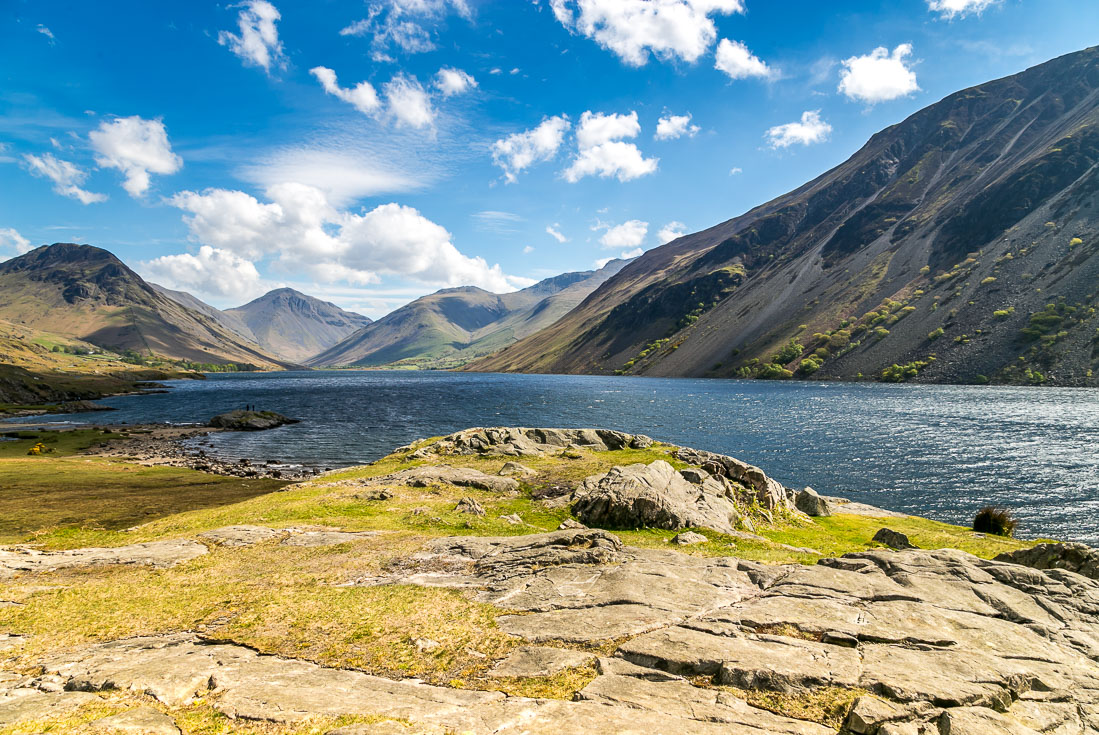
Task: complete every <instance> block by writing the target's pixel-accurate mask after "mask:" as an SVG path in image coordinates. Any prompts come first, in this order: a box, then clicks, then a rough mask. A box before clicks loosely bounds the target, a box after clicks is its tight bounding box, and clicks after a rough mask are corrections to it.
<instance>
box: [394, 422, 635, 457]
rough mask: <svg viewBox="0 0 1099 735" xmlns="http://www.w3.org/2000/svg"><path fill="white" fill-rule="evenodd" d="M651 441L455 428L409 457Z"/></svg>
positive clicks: (578, 432)
mask: <svg viewBox="0 0 1099 735" xmlns="http://www.w3.org/2000/svg"><path fill="white" fill-rule="evenodd" d="M652 444H653V440H652V439H650V438H649V437H647V436H643V435H641V434H626V433H624V432H621V431H611V430H609V429H528V428H518V427H493V428H477V429H466V430H464V431H459V432H456V433H454V434H451V435H449V436H445V437H443V438H442V439H439V440H438V441H436V442H433V443H431V444H428V445H427V446H424V447H420V448H419V449H417V450H416V451H415V452H413V453H412V454H411V455H409V458H410V459H425V458H428V457H434V456H437V455H440V454H457V455H470V454H486V455H499V456H504V457H541V456H544V455H547V454H555V453H557V452H560V451H561V450H563V449H566V448H569V447H572V446H575V447H580V448H582V449H590V450H593V451H599V452H603V451H608V450H616V449H627V448H633V449H644V448H646V447H649V446H652Z"/></svg>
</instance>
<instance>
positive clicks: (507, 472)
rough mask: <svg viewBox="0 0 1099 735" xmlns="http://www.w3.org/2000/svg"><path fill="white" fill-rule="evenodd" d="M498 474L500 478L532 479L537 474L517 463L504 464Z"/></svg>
mask: <svg viewBox="0 0 1099 735" xmlns="http://www.w3.org/2000/svg"><path fill="white" fill-rule="evenodd" d="M498 474H499V475H500V476H501V477H534V476H535V475H537V474H538V473H537V472H535V471H534V470H532V469H531V468H530V467H527V466H525V465H521V464H519V463H518V462H505V463H504V466H503V467H501V468H500V472H499V473H498Z"/></svg>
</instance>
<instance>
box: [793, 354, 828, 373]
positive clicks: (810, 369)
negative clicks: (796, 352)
mask: <svg viewBox="0 0 1099 735" xmlns="http://www.w3.org/2000/svg"><path fill="white" fill-rule="evenodd" d="M823 364H824V361H823V360H818V359H817V358H815V357H807V358H805V359H804V360H802V361H801V363H800V364H799V365H798V370H797V372H798V375H812V374H813V373H815V372H816V371H818V370H820V368H821V365H823Z"/></svg>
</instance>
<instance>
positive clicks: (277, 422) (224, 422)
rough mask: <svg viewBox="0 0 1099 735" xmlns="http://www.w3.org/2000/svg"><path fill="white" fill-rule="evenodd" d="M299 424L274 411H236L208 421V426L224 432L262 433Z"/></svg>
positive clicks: (295, 420)
mask: <svg viewBox="0 0 1099 735" xmlns="http://www.w3.org/2000/svg"><path fill="white" fill-rule="evenodd" d="M297 423H300V422H299V421H298V420H297V419H291V418H287V417H286V416H283V415H282V414H281V413H275V412H274V411H245V410H244V409H237V410H236V411H229V412H228V413H223V414H219V415H217V416H215V417H214V418H212V419H210V423H209V425H210V426H211V427H212V428H215V429H224V430H226V431H264V430H266V429H276V428H278V427H280V426H286V425H288V424H297Z"/></svg>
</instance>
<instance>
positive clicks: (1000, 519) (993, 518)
mask: <svg viewBox="0 0 1099 735" xmlns="http://www.w3.org/2000/svg"><path fill="white" fill-rule="evenodd" d="M1018 525H1019V522H1018V521H1017V520H1015V518H1013V517H1012V515H1011V511H1010V510H1008V509H1007V508H997V507H996V506H993V505H986V506H985V507H983V508H981V509H980V510H979V511H977V515H976V516H974V518H973V530H974V531H975V532H977V533H990V534H993V535H995V536H1003V537H1005V538H1011V537H1013V536H1014V535H1015V528H1016V527H1017V526H1018Z"/></svg>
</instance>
